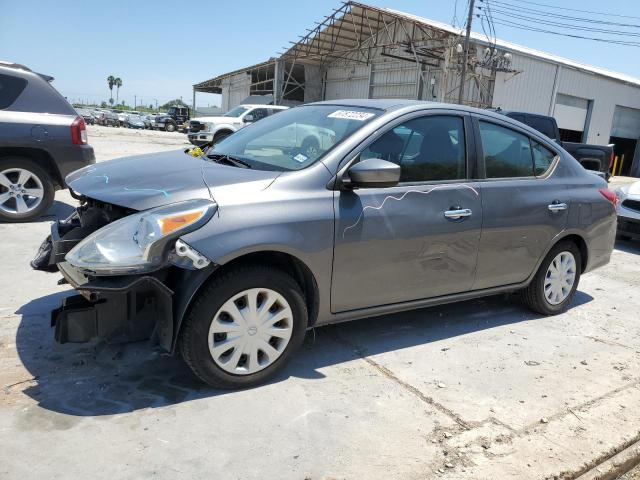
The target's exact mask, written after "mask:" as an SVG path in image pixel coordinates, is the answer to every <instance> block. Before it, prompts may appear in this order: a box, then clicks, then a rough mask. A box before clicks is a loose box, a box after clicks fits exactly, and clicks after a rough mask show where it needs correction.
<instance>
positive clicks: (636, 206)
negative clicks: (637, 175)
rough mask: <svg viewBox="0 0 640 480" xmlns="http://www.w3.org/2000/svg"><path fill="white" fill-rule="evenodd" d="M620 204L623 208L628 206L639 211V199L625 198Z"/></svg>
mask: <svg viewBox="0 0 640 480" xmlns="http://www.w3.org/2000/svg"><path fill="white" fill-rule="evenodd" d="M622 206H623V207H624V208H628V209H629V210H635V211H636V212H640V201H639V200H628V199H627V200H625V201H624V202H622Z"/></svg>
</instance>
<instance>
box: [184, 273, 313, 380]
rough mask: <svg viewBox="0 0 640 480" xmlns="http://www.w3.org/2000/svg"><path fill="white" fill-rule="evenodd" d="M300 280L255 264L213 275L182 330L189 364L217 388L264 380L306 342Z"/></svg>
mask: <svg viewBox="0 0 640 480" xmlns="http://www.w3.org/2000/svg"><path fill="white" fill-rule="evenodd" d="M303 298H304V297H303V295H302V291H301V289H300V286H299V285H298V284H297V283H296V281H295V280H294V279H293V278H291V277H290V276H289V275H287V274H286V273H284V272H283V271H281V270H278V269H276V268H272V267H262V266H252V267H240V268H236V269H233V270H230V271H229V272H227V273H224V274H223V275H219V276H217V277H216V278H214V280H213V281H211V282H210V283H209V284H208V285H207V286H205V287H204V288H203V289H202V291H201V292H200V293H199V294H198V297H197V298H196V300H195V301H194V304H193V306H192V307H191V309H190V311H189V314H188V316H187V318H186V319H185V325H184V328H183V331H182V334H181V336H180V350H181V352H182V356H183V358H184V360H185V362H186V363H187V364H188V365H189V367H190V368H191V370H193V372H194V373H195V374H196V375H197V376H198V377H199V378H200V379H201V380H203V381H204V382H206V383H208V384H209V385H211V386H213V387H217V388H238V387H247V386H253V385H256V384H259V383H263V382H265V381H267V380H269V379H270V378H272V377H273V376H274V375H275V374H276V373H277V372H278V371H280V370H282V369H283V368H284V366H285V365H286V363H287V362H288V360H289V359H290V357H291V355H292V353H293V352H294V351H295V350H296V349H297V348H298V347H299V346H300V345H301V344H302V341H303V339H304V335H305V331H306V328H307V309H306V306H305V302H304V300H303Z"/></svg>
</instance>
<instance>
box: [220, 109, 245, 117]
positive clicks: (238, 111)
mask: <svg viewBox="0 0 640 480" xmlns="http://www.w3.org/2000/svg"><path fill="white" fill-rule="evenodd" d="M247 110H249V109H248V108H247V107H236V108H232V109H231V110H229V111H228V112H227V113H225V114H224V115H223V117H239V116H240V115H242V114H243V113H244V112H246V111H247Z"/></svg>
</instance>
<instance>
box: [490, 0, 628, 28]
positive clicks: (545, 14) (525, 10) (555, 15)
mask: <svg viewBox="0 0 640 480" xmlns="http://www.w3.org/2000/svg"><path fill="white" fill-rule="evenodd" d="M479 1H480V2H481V3H486V5H487V7H489V1H488V0H479ZM492 3H494V4H498V8H500V7H502V8H514V9H517V11H518V12H520V13H526V14H530V15H536V16H541V17H552V18H560V19H564V20H571V21H577V22H584V23H594V24H599V25H610V26H615V27H628V28H640V24H635V23H620V22H611V21H607V20H598V19H595V18H586V17H576V16H572V15H562V14H560V13H553V12H548V11H544V10H537V9H533V8H527V7H523V6H521V5H514V4H512V3H508V2H503V1H500V0H492Z"/></svg>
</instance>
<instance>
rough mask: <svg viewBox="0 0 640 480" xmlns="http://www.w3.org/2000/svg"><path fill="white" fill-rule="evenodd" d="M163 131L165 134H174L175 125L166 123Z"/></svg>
mask: <svg viewBox="0 0 640 480" xmlns="http://www.w3.org/2000/svg"><path fill="white" fill-rule="evenodd" d="M164 129H165V130H166V131H167V132H175V131H176V124H175V123H173V122H167V124H166V125H165V126H164Z"/></svg>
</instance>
